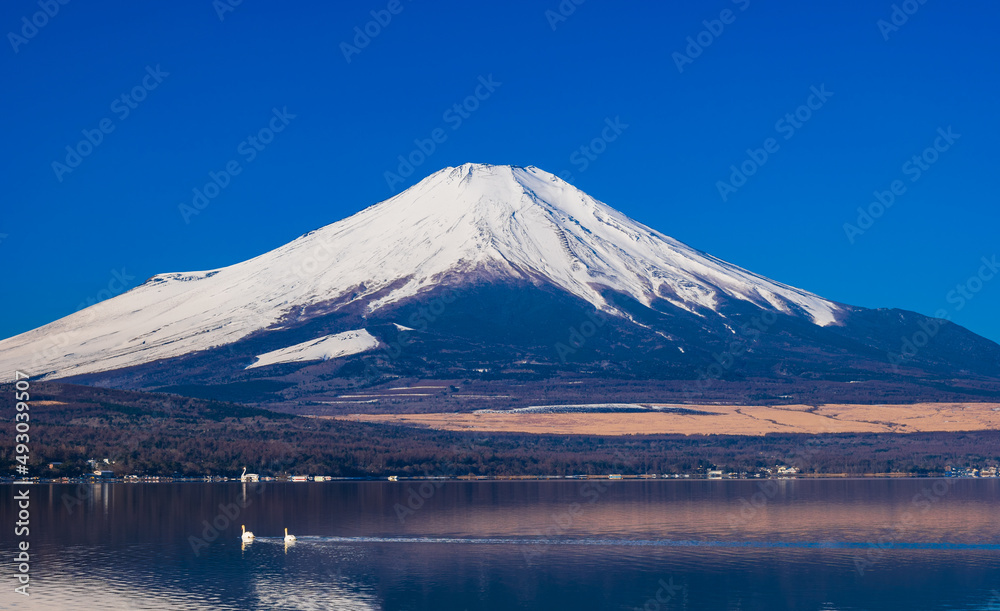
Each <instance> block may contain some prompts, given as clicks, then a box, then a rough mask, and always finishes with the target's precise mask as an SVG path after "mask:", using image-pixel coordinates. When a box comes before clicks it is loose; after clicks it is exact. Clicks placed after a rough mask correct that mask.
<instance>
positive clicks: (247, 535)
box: [240, 524, 254, 542]
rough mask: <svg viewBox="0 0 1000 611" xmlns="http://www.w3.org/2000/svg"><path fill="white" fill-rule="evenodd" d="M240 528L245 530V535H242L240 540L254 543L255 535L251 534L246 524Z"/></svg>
mask: <svg viewBox="0 0 1000 611" xmlns="http://www.w3.org/2000/svg"><path fill="white" fill-rule="evenodd" d="M240 528H242V529H243V534H242V535H240V539H242V540H243V541H245V542H250V541H253V539H254V536H253V533H252V532H250V531H249V530H247V527H246V525H245V524H240Z"/></svg>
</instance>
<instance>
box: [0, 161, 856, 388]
mask: <svg viewBox="0 0 1000 611" xmlns="http://www.w3.org/2000/svg"><path fill="white" fill-rule="evenodd" d="M472 272H475V273H476V275H477V277H496V278H508V279H509V278H514V279H521V280H527V281H529V282H544V281H547V282H550V283H552V284H554V285H556V286H558V287H560V288H562V289H564V290H566V291H568V292H570V293H572V294H574V295H576V296H578V297H580V298H582V299H584V300H586V301H588V302H590V303H592V304H593V305H594V306H596V307H598V308H601V309H603V310H605V311H608V312H610V313H614V309H613V308H612V307H611V306H610V305H609V304H608V303H606V302H605V300H604V298H603V297H602V296H601V291H602V290H606V289H607V288H610V289H612V290H614V291H618V292H620V293H624V294H627V295H629V296H631V297H633V298H634V299H636V300H637V301H639V302H640V303H644V304H646V305H651V306H655V305H656V304H657V303H658V302H660V301H661V300H665V301H667V302H669V303H671V304H673V305H675V306H677V307H680V308H683V309H685V310H688V311H691V312H694V313H696V314H699V315H706V314H707V313H708V312H710V311H713V310H718V308H719V307H720V303H721V301H722V300H723V299H725V298H728V299H738V300H743V301H747V302H751V303H754V304H756V305H757V306H759V307H761V308H766V309H772V310H777V311H781V312H784V313H787V314H797V313H804V314H805V315H806V316H808V317H809V319H810V320H811V321H812V322H814V323H815V324H818V325H830V324H834V323H835V322H836V320H837V314H838V312H839V311H840V310H841V306H839V305H838V304H835V303H833V302H830V301H827V300H825V299H822V298H820V297H818V296H816V295H813V294H811V293H808V292H806V291H802V290H799V289H796V288H793V287H790V286H787V285H784V284H780V283H777V282H774V281H772V280H769V279H767V278H764V277H762V276H759V275H756V274H753V273H751V272H749V271H747V270H744V269H742V268H740V267H737V266H735V265H731V264H729V263H726V262H724V261H721V260H719V259H716V258H714V257H712V256H709V255H707V254H704V253H701V252H699V251H697V250H694V249H692V248H690V247H688V246H686V245H684V244H682V243H680V242H678V241H676V240H674V239H672V238H670V237H667V236H665V235H663V234H661V233H660V232H658V231H655V230H653V229H650V228H649V227H646V226H645V225H642V224H640V223H638V222H636V221H634V220H632V219H630V218H629V217H627V216H625V215H624V214H622V213H620V212H618V211H617V210H615V209H613V208H611V207H609V206H607V205H605V204H603V203H601V202H599V201H597V200H595V199H593V198H592V197H590V196H589V195H587V194H586V193H584V192H582V191H580V190H579V189H577V188H575V187H573V186H572V185H570V184H568V183H566V182H565V181H563V180H562V179H560V178H558V177H556V176H554V175H552V174H550V173H548V172H545V171H543V170H541V169H539V168H536V167H533V166H528V167H519V166H509V165H489V164H474V163H467V164H463V165H461V166H458V167H449V168H444V169H443V170H440V171H438V172H436V173H434V174H432V175H430V176H428V177H427V178H425V179H424V180H422V181H420V182H419V183H417V184H416V185H414V186H413V187H411V188H409V189H407V190H406V191H404V192H402V193H400V194H398V195H396V196H394V197H392V198H390V199H387V200H385V201H383V202H381V203H379V204H376V205H374V206H371V207H368V208H366V209H364V210H362V211H361V212H358V213H357V214H355V215H353V216H351V217H348V218H346V219H343V220H341V221H338V222H336V223H333V224H331V225H327V226H326V227H322V228H320V229H317V230H315V231H312V232H310V233H308V234H305V235H303V236H301V237H299V238H298V239H296V240H293V241H292V242H289V243H288V244H285V245H284V246H281V247H279V248H277V249H275V250H272V251H270V252H267V253H264V254H262V255H260V256H258V257H255V258H253V259H250V260H247V261H244V262H242V263H237V264H235V265H231V266H229V267H225V268H221V269H217V270H208V271H202V272H190V273H170V274H159V275H157V276H154V277H153V278H151V279H150V280H148V281H147V282H146V283H145V284H143V285H141V286H139V287H137V288H135V289H133V290H131V291H129V292H127V293H125V294H123V295H120V296H118V297H115V298H113V299H110V300H107V301H105V302H101V303H98V304H96V305H94V306H92V307H90V308H87V309H86V310H83V311H80V312H77V313H75V314H72V315H70V316H67V317H65V318H63V319H60V320H58V321H55V322H53V323H50V324H49V325H45V326H44V327H40V328H38V329H35V330H33V331H29V332H27V333H24V334H22V335H19V336H16V337H13V338H9V339H7V340H3V341H0V354H2V355H3V356H0V369H3V368H4V367H6V368H7V369H9V370H13V366H14V364H12V363H13V362H12V363H7V362H6V361H8V360H10V359H12V358H15V357H16V358H21V357H20V356H17V355H19V354H22V351H24V350H33V352H32V354H33V356H34V357H35V358H34V365H35V367H34V371H35V372H36V373H43V372H50V373H51V374H52V375H53V376H56V375H58V377H64V376H68V375H75V374H82V373H90V372H94V371H103V370H110V369H117V368H119V367H124V366H128V365H136V364H140V363H145V362H150V361H153V360H158V359H162V358H169V357H174V356H179V355H183V354H187V353H189V352H192V351H195V350H202V349H206V348H210V347H213V346H218V345H223V344H227V343H230V342H234V341H237V340H239V339H241V338H242V337H245V336H247V335H249V334H250V333H252V332H254V331H256V330H259V329H263V328H267V327H270V326H272V325H274V324H275V323H277V322H278V321H279V320H280V319H281V318H282V317H284V316H285V315H287V314H290V313H293V312H294V313H300V312H302V311H304V308H306V307H307V306H314V305H317V304H324V303H326V304H329V303H333V302H335V301H337V302H340V303H344V302H347V301H352V302H353V301H357V300H367V306H366V307H367V308H368V310H369V311H375V310H378V309H379V308H381V307H383V306H385V305H386V304H390V303H394V302H397V301H399V300H401V299H404V298H407V297H410V296H413V295H415V294H417V293H419V292H421V291H423V290H425V289H429V288H432V287H434V286H436V285H438V284H439V283H440V282H441V281H442V280H444V279H460V278H461V277H462V276H463V275H465V274H468V273H472ZM376 294H378V295H377V297H376ZM334 307H336V306H334ZM53 338H56V339H55V340H53ZM40 344H48V345H49V349H48V350H46V351H39V350H38V349H37V346H38V345H40ZM32 346H35V348H32ZM20 364H21V361H19V362H18V363H17V365H20ZM7 365H10V367H7Z"/></svg>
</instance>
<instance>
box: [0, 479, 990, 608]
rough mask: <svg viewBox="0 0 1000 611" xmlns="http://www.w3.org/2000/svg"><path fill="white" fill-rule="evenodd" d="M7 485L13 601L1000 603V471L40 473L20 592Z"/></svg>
mask: <svg viewBox="0 0 1000 611" xmlns="http://www.w3.org/2000/svg"><path fill="white" fill-rule="evenodd" d="M22 488H23V487H22ZM244 493H245V494H246V500H245V501H243V500H242V498H243V496H242V495H243V494H244ZM13 496H14V488H13V487H11V486H2V487H0V523H2V524H3V528H2V529H0V532H2V536H0V542H2V545H3V550H4V560H5V562H4V563H3V567H4V568H3V574H4V575H3V580H2V583H3V585H2V588H3V590H2V591H0V607H2V608H6V609H87V610H95V609H185V610H186V609H436V610H450V609H546V610H551V609H636V608H638V609H732V610H747V609H767V610H774V609H817V610H819V609H822V610H834V609H843V610H846V609H867V610H874V609H949V610H956V609H979V610H983V609H996V610H1000V520H998V512H997V508H998V506H1000V505H998V502H1000V480H996V479H993V480H990V479H984V480H967V479H966V480H931V479H927V480H923V479H921V480H915V479H907V480H830V481H814V480H777V481H768V482H755V481H606V480H604V481H596V480H595V481H561V482H449V483H432V482H398V483H390V482H356V483H355V482H350V483H345V482H325V483H294V484H293V483H262V484H257V485H255V484H247V485H245V486H244V485H243V484H239V483H224V484H191V483H183V484H180V483H179V484H98V485H93V486H90V485H84V486H77V485H73V484H58V485H36V486H31V499H32V500H31V511H32V516H31V535H30V543H31V550H32V555H31V586H30V591H31V596H30V598H24V597H23V596H20V595H16V594H14V592H13V588H14V587H15V586H16V583H15V581H14V578H13V577H12V575H13V574H14V565H13V564H12V563H11V562H9V561H8V560H9V559H10V557H11V556H12V555H13V553H12V552H11V550H12V546H13V545H14V538H13V523H14V522H15V521H16V516H15V511H14V502H13ZM240 504H245V505H246V506H245V507H239V505H240ZM227 514H229V516H231V517H227ZM212 522H215V523H216V525H217V526H219V527H221V528H220V531H221V532H220V534H218V536H216V534H215V531H214V528H215V527H213V526H212ZM240 524H246V525H247V528H248V529H250V530H252V531H254V532H255V533H256V535H257V540H256V541H255V542H254V543H252V544H250V545H247V546H243V545H242V544H241V542H240V540H239V532H240ZM286 526H287V527H288V528H289V531H290V532H291V533H293V534H295V535H297V536H298V537H299V541H298V542H297V543H295V544H294V545H291V546H287V547H286V546H285V544H284V543H283V542H282V540H281V536H282V534H283V528H284V527H286Z"/></svg>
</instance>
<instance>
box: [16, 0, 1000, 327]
mask: <svg viewBox="0 0 1000 611" xmlns="http://www.w3.org/2000/svg"><path fill="white" fill-rule="evenodd" d="M577 1H580V0H577ZM51 2H52V5H51V6H49V5H47V4H46V0H43V1H42V2H41V4H40V3H39V2H37V1H35V2H31V1H25V0H9V1H7V2H4V3H3V6H2V8H0V30H2V31H3V32H4V33H5V46H4V47H3V48H0V71H2V74H3V82H4V85H5V86H4V92H3V95H2V96H0V110H2V113H3V116H4V117H5V118H6V119H7V122H6V129H7V136H6V142H5V146H4V147H3V149H2V152H0V155H2V157H3V158H2V160H0V161H2V167H3V175H2V176H3V183H4V184H3V214H2V216H0V261H2V262H3V267H4V270H5V279H4V295H5V297H6V298H5V299H3V300H2V301H0V337H7V336H10V335H14V334H16V333H19V332H22V331H25V330H28V329H31V328H33V327H36V326H39V325H41V324H44V323H47V322H50V321H51V320H54V319H56V318H59V317H61V316H63V315H66V314H69V313H72V312H73V311H74V310H76V308H77V307H78V306H79V305H80V304H82V303H86V302H88V300H94V299H100V298H103V297H106V296H108V295H109V294H112V293H115V292H118V291H120V290H122V289H123V288H131V287H134V286H137V285H138V284H140V283H141V282H142V281H143V280H145V279H146V278H148V277H149V276H152V275H154V274H156V273H161V272H168V271H185V270H197V269H209V268H214V267H220V266H224V265H228V264H232V263H236V262H238V261H241V260H244V259H247V258H249V257H252V256H255V255H258V254H260V253H262V252H265V251H267V250H269V249H272V248H274V247H277V246H279V245H281V244H283V243H285V242H288V241H289V240H291V239H294V238H295V237H297V236H298V235H301V234H302V233H305V232H307V231H309V230H311V229H314V228H316V227H319V226H322V225H326V224H329V223H332V222H334V221H337V220H339V219H341V218H344V217H346V216H348V215H350V214H352V213H354V212H357V211H358V210H361V209H362V208H364V207H367V206H368V205H371V204H373V203H376V202H378V201H380V200H383V199H385V198H387V197H389V196H390V195H392V194H393V193H395V192H398V191H399V190H401V189H404V188H406V187H408V186H409V185H411V184H413V183H415V182H417V181H418V180H419V179H421V178H423V177H424V176H426V175H428V174H430V173H433V172H434V171H436V170H438V169H440V168H442V167H445V166H450V165H458V164H461V163H464V162H467V161H475V162H486V163H498V164H502V163H511V164H518V165H536V166H539V167H541V168H543V169H546V170H548V171H551V172H553V173H556V174H563V175H564V176H565V177H567V178H568V179H570V181H571V182H573V183H574V184H576V185H577V186H579V187H580V188H582V189H584V190H585V191H587V192H588V193H590V194H591V195H593V196H595V197H597V198H598V199H601V200H603V201H605V202H607V203H609V204H611V205H612V206H614V207H616V208H618V209H620V210H622V211H623V212H625V213H627V214H629V215H630V216H632V217H633V218H635V219H637V220H639V221H641V222H643V223H645V224H647V225H650V226H652V227H654V228H656V229H658V230H660V231H663V232H664V233H666V234H668V235H671V236H673V237H675V238H677V239H679V240H681V241H683V242H686V243H688V244H690V245H692V246H694V247H695V248H698V249H701V250H704V251H707V252H709V253H712V254H714V255H716V256H718V257H720V258H723V259H726V260H728V261H731V262H733V263H736V264H738V265H741V266H743V267H746V268H748V269H750V270H752V271H755V272H758V273H761V274H763V275H766V276H768V277H771V278H773V279H776V280H779V281H781V282H785V283H788V284H791V285H794V286H798V287H801V288H805V289H808V290H810V291H813V292H816V293H818V294H820V295H823V296H824V297H827V298H830V299H834V300H837V301H841V302H844V303H849V304H855V305H860V306H866V307H899V308H905V309H909V310H915V311H918V312H921V313H924V314H930V315H933V314H935V313H936V312H939V311H942V310H943V311H945V312H947V314H948V315H949V316H950V317H951V319H952V320H954V321H956V322H958V323H959V324H962V325H964V326H966V327H968V328H969V329H971V330H973V331H975V332H977V333H980V334H982V335H984V336H986V337H989V338H991V339H993V340H994V341H1000V321H998V318H997V316H996V312H998V311H1000V279H998V280H997V281H996V282H993V281H992V280H985V281H982V280H979V281H977V280H974V278H975V277H976V276H977V274H979V273H980V271H981V270H983V269H984V267H983V266H984V264H983V262H982V258H983V257H986V260H991V257H993V256H994V255H1000V240H998V239H997V238H998V235H1000V232H998V220H1000V212H998V207H997V204H998V201H997V200H998V197H997V188H996V180H997V175H998V173H997V168H998V167H1000V147H998V146H997V137H998V133H1000V131H998V127H1000V124H998V122H1000V120H998V118H997V113H996V104H997V102H996V100H997V99H998V95H997V94H998V89H1000V79H998V75H997V62H998V59H1000V38H998V37H997V36H996V35H995V32H994V29H995V24H996V23H997V22H998V18H1000V6H998V5H997V4H996V3H995V2H987V1H985V0H979V1H972V2H966V3H960V4H959V3H946V2H943V1H941V0H926V1H925V3H924V4H920V3H919V2H918V0H911V1H910V2H904V3H899V2H897V3H895V6H896V7H897V8H896V9H894V5H893V3H892V2H888V1H886V2H878V1H871V0H866V1H860V0H849V1H846V2H841V3H836V4H830V3H826V4H817V3H801V2H791V1H778V2H774V1H772V2H762V1H760V0H735V1H731V0H716V1H707V2H700V3H662V4H659V3H658V4H655V5H653V4H651V3H638V2H636V3H611V2H601V1H599V0H586V1H584V2H581V3H580V4H579V5H577V4H574V3H573V2H571V1H570V0H564V1H563V2H562V4H560V2H559V1H557V0H551V1H548V2H545V1H540V2H520V1H511V2H504V3H458V2H433V3H432V2H421V1H420V0H417V1H411V0H399V2H398V3H395V2H389V1H388V0H386V1H381V0H379V1H373V2H368V1H357V2H349V3H345V2H336V3H320V2H286V3H281V4H277V3H263V2H255V1H252V0H244V1H243V2H242V3H240V4H238V5H236V6H235V7H231V6H229V4H228V2H227V0H219V1H218V2H215V3H213V2H212V1H211V0H198V1H193V0H192V1H184V2H177V3H161V4H160V5H150V4H149V3H137V2H116V3H102V5H101V7H100V8H98V7H95V6H92V5H88V4H87V3H83V2H68V3H67V4H65V5H62V4H58V2H57V1H56V0H51ZM223 3H225V4H223ZM673 4H683V6H673ZM46 6H47V7H48V10H49V12H55V9H54V7H58V12H55V14H54V15H51V16H48V15H45V14H44V12H43V10H44V7H46ZM220 6H227V7H229V8H231V9H232V10H226V11H221V9H220ZM570 9H572V11H570ZM904 9H905V10H904ZM372 11H374V14H373V13H372ZM726 11H728V12H726ZM894 11H895V15H894ZM220 14H221V18H220ZM39 15H41V16H39ZM893 19H895V23H893ZM378 20H381V21H382V23H381V24H380V23H378ZM880 20H882V21H883V23H882V24H881V25H880V23H879V22H880ZM32 21H34V24H31V22H32ZM26 23H27V24H28V25H26ZM39 24H40V25H39ZM355 28H358V30H356V29H355ZM365 29H367V30H368V33H369V34H364V31H365ZM359 31H360V32H362V34H361V35H359V34H358V32H359ZM371 34H373V35H371ZM689 37H690V40H689ZM699 42H700V43H702V44H699ZM355 43H357V44H355ZM705 43H707V44H705ZM345 45H350V48H348V47H345ZM348 60H349V61H348ZM484 82H485V83H490V85H489V87H487V86H485V85H483V83H484ZM815 92H821V95H817V94H816V93H815ZM477 93H478V94H479V98H478V99H475V98H474V99H472V100H471V101H470V100H467V99H468V98H469V96H475V95H476V94H477ZM123 96H125V97H124V98H123ZM463 103H464V104H465V105H466V106H465V107H464V108H461V107H460V110H458V111H456V110H455V108H454V106H455V104H463ZM810 106H811V107H810ZM470 108H471V109H472V110H469V109H470ZM449 113H450V114H449ZM796 113H797V114H796ZM786 115H790V117H786ZM609 124H615V125H617V126H618V127H617V129H614V130H610V129H605V128H606V127H607V126H608V125H609ZM272 128H273V129H274V131H270V130H271V129H272ZM279 128H280V131H278V130H279ZM949 128H950V132H949V131H948V130H949ZM102 129H103V131H102ZM435 129H439V130H441V131H439V132H436V133H437V135H438V136H439V140H440V142H436V143H434V151H433V152H431V153H430V154H429V155H426V159H423V160H422V162H421V163H419V164H417V167H415V168H414V170H413V173H412V174H411V175H409V176H408V177H405V178H403V177H400V178H401V179H402V180H401V181H399V182H396V181H392V182H393V184H392V185H391V187H390V184H389V182H390V181H387V177H386V173H387V172H393V173H397V171H398V166H399V164H400V163H399V160H398V156H400V155H402V156H404V157H406V156H409V155H410V154H411V153H412V152H413V151H414V150H415V149H417V144H415V141H421V140H426V139H428V138H431V137H432V135H433V134H435V131H434V130H435ZM262 130H263V133H262ZM938 130H942V131H941V132H939V131H938ZM84 132H86V133H84ZM941 133H945V134H949V133H950V134H951V135H950V136H948V137H947V138H945V137H944V136H941ZM87 134H89V139H90V140H91V141H92V142H95V143H96V144H91V143H90V142H87V138H88V136H87ZM610 135H614V139H613V140H611V139H610V138H605V136H610ZM251 138H253V139H252V140H251ZM769 139H771V140H769ZM263 140H266V141H267V142H266V143H264V142H262V141H263ZM81 142H83V144H81ZM428 146H429V145H428V144H427V143H426V142H425V143H424V147H425V148H428ZM935 146H936V147H937V148H935ZM67 147H70V150H71V151H72V152H68V151H67ZM581 147H586V148H584V149H582V150H581ZM748 150H749V152H748ZM768 151H771V152H768ZM764 153H766V154H767V159H766V161H763V154H764ZM76 155H78V156H79V157H76ZM915 155H916V156H917V160H914V159H913V157H914V156H915ZM414 158H415V159H419V158H420V155H414ZM754 158H756V160H757V161H755V160H754ZM759 161H763V163H758V162H759ZM54 164H62V165H55V166H54ZM71 165H75V166H76V167H71ZM227 165H228V167H229V169H232V170H238V172H239V173H236V174H233V175H228V171H227ZM63 166H65V167H63ZM731 166H735V167H736V168H737V169H739V168H740V167H741V166H742V167H743V168H744V169H746V170H747V172H748V173H750V172H752V175H750V176H745V177H743V178H745V182H743V181H742V180H741V176H739V175H737V176H733V170H732V169H731ZM210 173H211V174H210ZM212 175H214V176H215V177H216V180H217V183H221V184H224V185H225V186H224V187H223V188H219V189H217V190H216V189H215V187H209V188H208V192H209V194H211V195H213V197H212V198H211V199H208V198H206V199H205V200H204V201H202V200H195V193H194V191H193V190H194V189H199V190H202V192H204V189H205V185H206V184H207V183H210V182H211V181H212V178H211V176H212ZM894 181H899V182H898V183H897V184H896V185H895V186H896V188H897V191H898V193H899V195H896V196H894V197H895V201H894V202H893V205H892V206H890V207H888V208H882V209H881V210H880V208H879V205H878V204H876V205H875V206H871V204H872V203H873V202H874V201H875V196H874V192H876V191H879V192H885V191H891V190H892V187H893V183H894ZM720 183H728V187H726V186H724V185H723V184H720ZM723 195H724V196H723ZM887 197H888V196H887V195H883V200H885V201H887V199H886V198H887ZM193 200H195V201H193ZM182 204H183V205H185V206H191V207H192V209H193V210H194V212H192V209H187V213H186V214H185V213H184V210H185V208H184V207H183V206H182ZM193 204H198V205H199V206H202V207H201V208H200V209H199V208H193ZM859 207H862V208H863V209H870V212H869V214H871V215H872V216H871V218H868V219H865V218H862V219H860V222H859V212H858V208H859ZM873 213H874V214H873ZM845 223H850V224H851V225H853V226H854V227H856V228H857V230H859V231H860V233H859V232H858V231H855V230H853V229H850V228H849V229H848V231H845V227H844V225H845ZM991 273H992V272H990V271H989V270H988V268H985V271H984V272H983V274H984V276H988V275H990V274H991ZM998 276H1000V274H998ZM959 285H961V286H963V287H964V292H965V293H966V294H967V296H968V298H966V297H962V298H961V299H959V298H957V295H958V293H952V291H955V290H956V287H958V286H959ZM959 306H961V307H959Z"/></svg>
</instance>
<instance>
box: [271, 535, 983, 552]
mask: <svg viewBox="0 0 1000 611" xmlns="http://www.w3.org/2000/svg"><path fill="white" fill-rule="evenodd" d="M256 540H257V541H273V542H278V543H280V542H282V539H281V538H280V537H257V539H256ZM296 543H318V544H323V543H330V544H337V545H358V544H365V543H407V544H450V545H462V544H464V545H532V546H545V545H584V546H598V547H599V546H608V547H725V548H734V547H745V548H764V549H774V548H793V549H795V548H798V549H869V548H876V547H877V548H879V549H917V550H920V549H926V550H940V549H954V550H1000V544H998V543H947V542H902V541H895V542H883V543H879V544H875V543H871V542H863V541H699V540H676V539H539V538H506V537H310V536H299V537H298V539H297V541H296Z"/></svg>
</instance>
